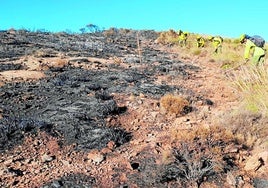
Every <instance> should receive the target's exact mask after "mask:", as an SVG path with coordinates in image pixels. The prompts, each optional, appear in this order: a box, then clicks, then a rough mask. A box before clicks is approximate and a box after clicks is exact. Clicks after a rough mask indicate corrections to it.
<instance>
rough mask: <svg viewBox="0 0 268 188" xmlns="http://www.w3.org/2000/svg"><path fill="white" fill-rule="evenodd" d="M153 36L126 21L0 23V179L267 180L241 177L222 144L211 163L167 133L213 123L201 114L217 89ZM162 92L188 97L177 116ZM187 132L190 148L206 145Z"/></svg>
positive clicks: (25, 182) (18, 182)
mask: <svg viewBox="0 0 268 188" xmlns="http://www.w3.org/2000/svg"><path fill="white" fill-rule="evenodd" d="M157 37H158V33H157V32H154V31H133V30H112V31H104V32H99V33H86V34H67V33H49V32H28V31H25V30H18V31H16V30H9V31H1V32H0V44H1V46H0V62H1V64H0V70H1V83H2V84H1V85H2V86H1V88H0V96H1V98H0V110H1V119H0V132H1V133H0V152H1V158H0V164H1V166H0V174H1V178H0V185H1V186H3V187H170V186H171V187H178V186H185V187H188V186H190V185H191V186H199V187H200V186H203V187H205V186H206V185H208V184H207V183H210V185H214V186H222V185H224V186H226V185H230V187H231V184H232V183H233V182H234V185H233V186H240V185H242V184H243V183H244V184H245V182H246V185H250V183H251V184H252V185H253V184H254V183H255V184H258V185H267V181H265V180H263V179H260V178H258V179H249V180H246V179H243V178H242V180H240V179H239V178H240V177H242V175H239V173H237V171H239V166H238V165H237V163H236V160H237V159H236V158H235V157H234V158H232V157H233V156H234V155H230V153H228V154H226V155H224V156H222V161H223V163H224V164H225V168H222V169H221V170H220V171H216V170H215V169H214V167H215V166H214V165H215V164H214V163H213V162H212V159H213V158H211V157H208V156H206V155H204V156H203V157H201V158H198V161H197V163H198V164H196V163H195V162H196V159H194V157H193V156H192V154H194V155H200V153H202V151H201V150H197V149H194V148H188V147H189V146H185V145H184V144H183V143H181V142H174V140H173V138H172V130H174V129H175V128H176V127H178V126H179V125H180V126H181V125H182V126H183V125H185V127H189V126H190V127H191V126H199V124H200V125H201V124H206V123H207V122H206V121H208V124H209V123H211V122H210V118H205V117H204V116H208V114H209V113H212V112H211V111H210V108H215V109H216V110H217V105H220V102H219V101H220V99H221V98H220V99H215V96H213V95H212V94H211V93H207V91H211V88H209V90H206V91H202V92H201V91H200V90H199V89H198V88H200V87H201V88H202V84H203V82H204V80H202V79H200V80H198V74H199V73H200V72H202V69H203V67H202V66H200V65H199V64H193V63H191V62H189V61H185V62H183V61H181V58H180V54H178V53H174V52H172V51H171V50H170V49H168V48H166V47H163V46H162V45H159V44H156V43H154V41H155V40H156V39H157ZM196 80H197V81H196ZM195 81H196V82H195ZM193 83H194V84H193ZM214 84H217V83H214ZM212 88H213V86H212ZM205 89H206V88H205ZM214 92H216V91H214ZM167 93H175V94H177V95H181V96H185V97H186V98H187V100H188V101H189V104H190V106H188V108H187V110H186V111H185V113H184V115H185V116H183V115H182V116H180V117H174V116H169V115H167V114H165V113H163V112H162V111H161V107H160V104H159V100H160V98H161V97H163V96H164V95H166V94H167ZM216 93H217V92H216ZM210 97H211V98H210ZM223 98H224V100H226V101H228V100H231V101H232V100H233V99H229V98H226V97H223ZM224 102H225V101H223V103H224ZM232 102H233V101H232ZM201 109H202V110H204V109H207V110H208V114H206V115H201V113H200V112H199V111H201ZM219 109H220V108H219ZM187 115H188V116H187ZM196 116H198V117H196ZM201 116H202V117H201ZM193 117H195V120H193ZM207 119H209V120H207ZM195 141H196V143H197V145H196V147H198V144H199V146H201V145H202V144H204V143H203V141H201V140H200V141H198V140H195ZM213 143H214V142H213ZM214 144H216V145H217V146H218V145H221V146H222V147H226V146H227V145H228V144H229V143H227V141H224V140H222V141H221V142H219V141H217V143H216V142H215V143H214ZM189 145H190V144H189ZM240 146H241V145H240V144H237V145H236V146H234V148H235V149H237V148H239V149H240V148H241V147H240ZM176 148H177V149H176ZM204 149H214V147H213V146H210V148H209V147H207V146H204ZM237 150H238V149H237ZM242 150H243V151H244V150H245V149H241V151H242ZM170 151H173V153H169V152H170ZM181 151H184V152H183V153H182V152H181ZM190 151H191V152H190ZM187 152H189V153H187ZM206 154H207V153H206ZM209 154H213V153H209ZM165 156H168V157H167V158H169V157H170V158H171V159H163V158H165ZM171 156H173V158H172V157H171ZM191 161H195V162H193V163H191ZM191 167H194V168H195V169H192V170H191V169H190V168H191ZM198 168H199V170H198ZM229 172H233V174H235V175H232V176H231V177H229V176H230V175H229V174H228V173H229ZM240 174H241V173H240ZM228 175H229V176H228ZM226 176H227V178H234V180H228V181H229V182H228V181H227V180H226ZM253 180H254V181H255V182H254V181H253ZM226 182H227V183H226ZM256 182H257V183H256Z"/></svg>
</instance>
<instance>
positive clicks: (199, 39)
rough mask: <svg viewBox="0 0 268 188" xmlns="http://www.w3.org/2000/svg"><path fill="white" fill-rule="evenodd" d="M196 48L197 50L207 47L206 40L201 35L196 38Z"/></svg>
mask: <svg viewBox="0 0 268 188" xmlns="http://www.w3.org/2000/svg"><path fill="white" fill-rule="evenodd" d="M196 46H197V48H203V47H204V46H205V39H204V38H203V37H202V36H200V35H197V36H196Z"/></svg>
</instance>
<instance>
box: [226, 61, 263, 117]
mask: <svg viewBox="0 0 268 188" xmlns="http://www.w3.org/2000/svg"><path fill="white" fill-rule="evenodd" d="M230 78H231V79H232V81H233V84H234V86H235V88H236V89H237V90H238V91H239V92H240V94H241V103H242V105H243V108H246V109H247V110H249V111H251V112H252V113H261V114H263V115H264V116H267V115H268V100H267V96H268V69H267V68H266V67H265V66H262V65H261V66H258V67H255V66H241V67H240V69H239V70H238V71H236V72H234V74H233V75H232V77H230Z"/></svg>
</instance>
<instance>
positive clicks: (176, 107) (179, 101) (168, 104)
mask: <svg viewBox="0 0 268 188" xmlns="http://www.w3.org/2000/svg"><path fill="white" fill-rule="evenodd" d="M188 105H189V102H188V101H187V100H186V99H184V98H183V97H181V96H178V95H173V94H167V95H165V96H163V97H162V98H161V99H160V106H161V107H162V108H164V110H165V111H166V113H168V114H175V115H176V116H178V115H182V114H183V113H184V112H185V111H184V110H185V107H187V106H188Z"/></svg>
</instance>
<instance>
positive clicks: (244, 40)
mask: <svg viewBox="0 0 268 188" xmlns="http://www.w3.org/2000/svg"><path fill="white" fill-rule="evenodd" d="M239 41H240V43H241V44H245V51H244V58H245V60H246V62H247V61H249V60H251V63H252V64H253V65H256V66H258V65H259V64H261V63H263V62H264V57H265V53H266V50H265V49H264V47H258V46H257V45H256V44H255V43H254V42H253V41H254V37H250V36H249V35H246V34H243V35H241V36H240V38H239ZM264 42H265V41H264Z"/></svg>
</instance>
